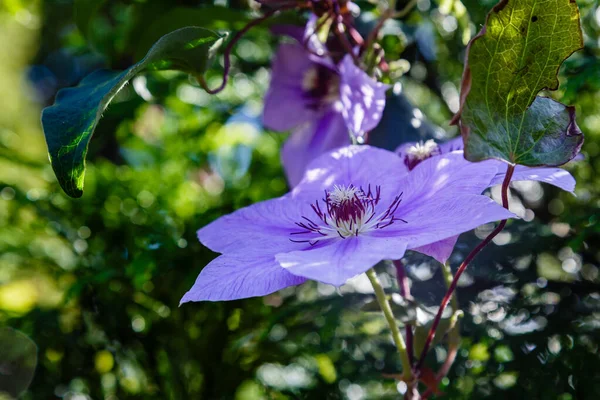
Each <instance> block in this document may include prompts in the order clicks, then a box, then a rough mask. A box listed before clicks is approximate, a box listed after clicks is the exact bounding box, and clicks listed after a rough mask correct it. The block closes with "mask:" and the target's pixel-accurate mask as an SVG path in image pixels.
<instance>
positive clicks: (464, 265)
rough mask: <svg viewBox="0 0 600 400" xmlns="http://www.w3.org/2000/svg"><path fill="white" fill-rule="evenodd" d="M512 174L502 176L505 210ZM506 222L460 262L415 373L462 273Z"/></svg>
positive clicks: (421, 363)
mask: <svg viewBox="0 0 600 400" xmlns="http://www.w3.org/2000/svg"><path fill="white" fill-rule="evenodd" d="M514 172H515V165H514V164H509V165H508V169H507V170H506V175H505V176H504V181H503V182H502V207H504V208H506V209H507V210H508V186H509V184H510V180H511V178H512V176H513V173H514ZM506 221H507V220H506V219H503V220H502V221H500V223H499V224H498V226H497V227H496V229H494V230H493V231H492V232H491V233H490V234H489V235H488V236H487V237H486V238H485V239H483V241H482V242H481V243H479V244H478V245H477V247H475V248H474V249H473V250H471V252H470V253H469V254H468V255H467V257H466V258H465V260H464V261H463V262H462V264H461V265H460V267H458V270H457V271H456V275H454V278H453V279H452V282H451V283H450V286H449V287H448V290H447V291H446V294H445V296H444V298H443V300H442V303H441V304H440V308H439V310H438V312H437V314H436V316H435V318H434V320H433V324H432V325H431V328H430V329H429V334H428V335H427V339H426V341H425V345H424V346H423V351H421V355H420V357H419V361H418V362H417V365H416V367H415V370H416V371H419V370H420V369H421V367H422V366H423V362H424V361H425V356H426V355H427V352H428V351H429V348H430V347H431V343H432V341H433V338H434V336H435V331H436V329H437V327H438V325H439V323H440V320H441V319H442V314H443V313H444V310H445V309H446V307H447V306H448V303H449V302H450V299H451V298H452V297H453V294H454V291H455V290H456V286H457V285H458V280H459V279H460V276H461V275H462V274H463V272H465V270H466V269H467V266H468V265H469V264H470V263H471V261H473V259H474V258H475V256H476V255H477V254H479V252H480V251H481V250H483V248H484V247H485V246H487V245H488V244H489V243H490V242H491V241H492V239H494V238H495V237H496V236H497V235H498V234H499V233H500V232H501V231H502V230H503V229H504V227H505V226H506Z"/></svg>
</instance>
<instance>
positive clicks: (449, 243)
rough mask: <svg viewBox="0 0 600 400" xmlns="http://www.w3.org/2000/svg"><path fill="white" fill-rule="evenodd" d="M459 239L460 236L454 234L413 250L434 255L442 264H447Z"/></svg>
mask: <svg viewBox="0 0 600 400" xmlns="http://www.w3.org/2000/svg"><path fill="white" fill-rule="evenodd" d="M457 240H458V236H452V237H449V238H447V239H444V240H440V241H439V242H435V243H431V244H426V245H425V246H419V247H416V248H414V249H413V250H414V251H418V252H419V253H423V254H426V255H428V256H430V257H433V258H435V259H436V260H438V261H439V262H441V263H442V264H445V263H446V261H448V259H449V258H450V256H451V255H452V251H453V250H454V246H456V241H457Z"/></svg>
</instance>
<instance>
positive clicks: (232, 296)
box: [180, 256, 306, 304]
mask: <svg viewBox="0 0 600 400" xmlns="http://www.w3.org/2000/svg"><path fill="white" fill-rule="evenodd" d="M305 281H306V279H304V278H301V277H298V276H295V275H293V274H291V273H289V272H288V271H286V270H285V269H284V268H281V266H280V265H279V263H277V262H276V261H275V259H274V258H273V257H272V256H271V257H262V258H253V259H248V258H239V257H232V256H220V257H217V258H216V259H214V260H213V261H211V262H210V264H208V265H207V266H206V267H204V268H203V269H202V271H201V272H200V275H199V276H198V279H196V283H194V286H192V288H191V289H190V290H189V291H188V292H187V293H186V294H185V295H184V296H183V298H182V299H181V302H180V304H181V303H186V302H188V301H205V300H208V301H221V300H236V299H244V298H248V297H256V296H265V295H267V294H270V293H273V292H276V291H278V290H280V289H283V288H286V287H288V286H294V285H300V284H301V283H304V282H305Z"/></svg>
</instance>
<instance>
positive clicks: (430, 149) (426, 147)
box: [406, 139, 439, 161]
mask: <svg viewBox="0 0 600 400" xmlns="http://www.w3.org/2000/svg"><path fill="white" fill-rule="evenodd" d="M438 152H439V147H438V145H437V143H436V142H435V141H434V140H433V139H429V140H428V141H426V142H425V143H423V141H420V142H419V143H416V144H415V145H414V146H411V147H409V148H408V149H407V150H406V155H407V156H408V158H409V160H411V161H415V160H416V161H422V160H425V159H427V158H429V157H431V156H432V155H434V154H437V153H438Z"/></svg>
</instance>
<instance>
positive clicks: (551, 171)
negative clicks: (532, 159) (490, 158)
mask: <svg viewBox="0 0 600 400" xmlns="http://www.w3.org/2000/svg"><path fill="white" fill-rule="evenodd" d="M494 161H495V160H494ZM495 162H497V163H498V165H499V169H500V170H501V171H502V172H500V173H498V174H496V176H495V177H494V179H492V182H491V183H490V186H494V185H499V184H502V181H504V176H505V175H506V169H507V168H508V165H506V164H505V163H504V162H502V161H495ZM511 181H512V182H514V181H538V182H545V183H549V184H551V185H554V186H556V187H559V188H561V189H562V190H565V191H567V192H571V193H573V191H574V190H575V178H573V176H572V175H571V174H570V173H569V172H567V171H565V170H564V169H562V168H549V167H525V166H523V165H517V166H516V167H515V172H514V174H513V176H512V179H511Z"/></svg>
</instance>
